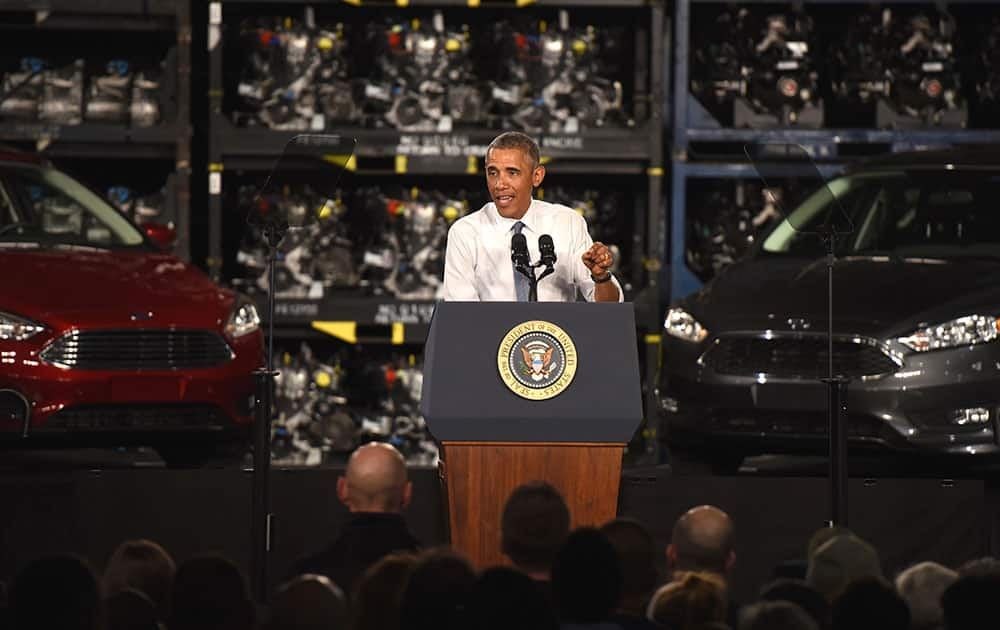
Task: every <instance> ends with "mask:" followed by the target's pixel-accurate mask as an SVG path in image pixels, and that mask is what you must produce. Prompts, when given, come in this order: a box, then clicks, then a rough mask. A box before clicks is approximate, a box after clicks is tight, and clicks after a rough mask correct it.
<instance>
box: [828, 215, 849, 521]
mask: <svg viewBox="0 0 1000 630" xmlns="http://www.w3.org/2000/svg"><path fill="white" fill-rule="evenodd" d="M822 237H823V242H824V243H825V244H826V246H827V263H826V277H827V321H828V329H827V359H828V372H827V374H828V376H827V378H824V379H823V382H824V383H826V384H827V388H828V389H829V399H828V401H827V405H828V406H827V416H828V424H829V431H830V520H829V522H828V525H829V526H830V527H847V479H848V474H847V384H848V382H849V379H847V378H846V377H845V376H843V375H837V374H834V369H835V368H834V363H833V266H834V264H836V262H837V258H836V244H837V237H836V234H835V232H834V231H833V230H832V229H831V230H830V231H829V232H828V233H826V234H823V235H822Z"/></svg>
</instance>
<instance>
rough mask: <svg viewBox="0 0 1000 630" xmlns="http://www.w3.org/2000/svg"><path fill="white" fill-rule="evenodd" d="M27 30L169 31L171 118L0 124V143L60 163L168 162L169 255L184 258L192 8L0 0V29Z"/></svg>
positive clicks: (121, 0)
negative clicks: (145, 122)
mask: <svg viewBox="0 0 1000 630" xmlns="http://www.w3.org/2000/svg"><path fill="white" fill-rule="evenodd" d="M16 30H21V31H30V32H43V31H48V32H70V31H72V32H78V33H81V32H87V31H94V32H112V33H114V32H128V33H137V34H142V33H161V32H169V33H173V34H175V35H176V37H175V38H174V42H175V43H174V45H175V48H174V50H175V55H174V57H173V61H172V63H171V65H170V70H172V71H173V73H172V74H173V76H171V77H170V79H169V82H170V83H172V87H173V91H172V93H171V102H172V104H173V107H172V111H171V112H170V116H169V119H166V120H163V121H162V122H161V123H160V124H158V125H156V126H153V127H130V126H125V125H112V124H95V123H86V122H85V123H82V124H79V125H57V124H49V123H22V122H11V121H6V122H0V143H6V144H10V145H14V146H20V147H24V148H26V149H31V150H34V151H37V152H38V153H40V154H41V155H44V156H46V157H49V158H52V159H53V160H56V161H58V160H59V159H61V158H66V159H78V158H86V159H90V158H94V159H120V160H133V159H137V160H162V161H172V162H173V165H174V169H173V172H172V174H170V175H169V176H168V178H167V191H166V192H167V205H168V207H167V208H166V209H167V211H168V213H169V214H170V215H171V216H172V217H174V220H175V230H176V234H177V239H176V245H175V253H176V254H177V255H178V256H180V257H182V258H184V259H189V258H190V253H191V252H190V236H191V235H190V197H191V193H190V178H191V135H192V127H191V112H190V101H191V13H190V3H189V2H187V1H186V0H144V1H143V2H135V1H133V0H101V1H99V2H78V1H77V0H42V1H37V0H2V1H0V33H3V32H12V31H16Z"/></svg>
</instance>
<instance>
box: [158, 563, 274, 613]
mask: <svg viewBox="0 0 1000 630" xmlns="http://www.w3.org/2000/svg"><path fill="white" fill-rule="evenodd" d="M254 616H255V613H254V607H253V602H251V601H250V591H249V589H248V588H247V582H246V576H244V575H243V572H242V571H240V569H239V567H237V566H236V564H234V563H233V562H232V561H231V560H229V559H227V558H224V557H222V556H217V555H204V556H197V557H194V558H191V559H189V560H186V561H185V562H184V563H182V564H181V565H180V566H179V567H177V574H176V575H175V576H174V584H173V589H172V590H171V609H170V620H169V623H168V624H167V627H169V628H170V629H171V630H203V629H207V628H214V629H216V630H237V629H240V630H242V629H243V628H248V627H251V626H252V625H253V624H254Z"/></svg>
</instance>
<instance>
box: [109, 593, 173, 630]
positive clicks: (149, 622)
mask: <svg viewBox="0 0 1000 630" xmlns="http://www.w3.org/2000/svg"><path fill="white" fill-rule="evenodd" d="M104 608H105V610H106V618H107V622H106V623H105V626H104V628H105V630H160V616H159V613H158V612H157V610H156V604H154V603H153V600H151V599H150V598H149V596H148V595H146V594H145V593H143V592H142V591H140V590H139V589H136V588H131V587H125V588H120V589H118V590H117V591H115V592H114V593H112V594H110V595H108V597H107V599H105V601H104Z"/></svg>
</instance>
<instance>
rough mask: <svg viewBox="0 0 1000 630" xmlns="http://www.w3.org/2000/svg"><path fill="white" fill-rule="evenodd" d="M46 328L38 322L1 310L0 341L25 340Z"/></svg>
mask: <svg viewBox="0 0 1000 630" xmlns="http://www.w3.org/2000/svg"><path fill="white" fill-rule="evenodd" d="M43 330H45V326H42V325H41V324H39V323H38V322H33V321H31V320H30V319H25V318H23V317H18V316H17V315H13V314H11V313H5V312H3V311H0V341H24V340H25V339H31V338H32V337H34V336H35V335H37V334H38V333H40V332H42V331H43Z"/></svg>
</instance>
